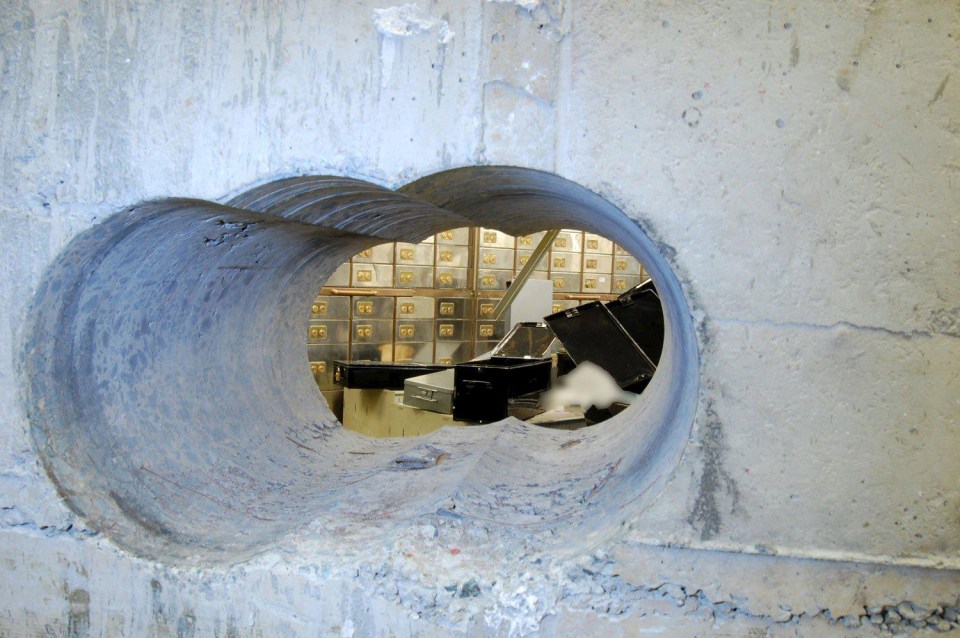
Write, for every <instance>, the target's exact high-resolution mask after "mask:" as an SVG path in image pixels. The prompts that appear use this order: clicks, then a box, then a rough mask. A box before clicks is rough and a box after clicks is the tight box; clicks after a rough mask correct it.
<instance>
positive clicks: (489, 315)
mask: <svg viewBox="0 0 960 638" xmlns="http://www.w3.org/2000/svg"><path fill="white" fill-rule="evenodd" d="M498 301H499V299H478V300H477V319H479V320H481V321H490V320H491V319H493V311H494V310H496V308H497V302H498Z"/></svg>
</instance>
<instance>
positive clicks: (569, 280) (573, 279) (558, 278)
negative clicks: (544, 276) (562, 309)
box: [550, 272, 580, 293]
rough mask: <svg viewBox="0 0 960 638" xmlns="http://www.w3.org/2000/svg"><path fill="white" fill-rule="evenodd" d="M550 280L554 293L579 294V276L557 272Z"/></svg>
mask: <svg viewBox="0 0 960 638" xmlns="http://www.w3.org/2000/svg"><path fill="white" fill-rule="evenodd" d="M550 278H551V279H553V291H554V292H560V293H563V292H580V275H575V274H573V273H562V272H557V273H553V275H552V276H551V277H550Z"/></svg>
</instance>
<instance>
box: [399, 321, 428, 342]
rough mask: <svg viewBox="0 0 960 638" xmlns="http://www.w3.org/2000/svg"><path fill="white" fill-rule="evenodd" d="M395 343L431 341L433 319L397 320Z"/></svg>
mask: <svg viewBox="0 0 960 638" xmlns="http://www.w3.org/2000/svg"><path fill="white" fill-rule="evenodd" d="M396 335H397V341H433V319H397V329H396Z"/></svg>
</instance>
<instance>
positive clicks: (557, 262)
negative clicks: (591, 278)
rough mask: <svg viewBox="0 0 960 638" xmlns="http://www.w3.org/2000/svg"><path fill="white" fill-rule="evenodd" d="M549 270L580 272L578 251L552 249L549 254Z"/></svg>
mask: <svg viewBox="0 0 960 638" xmlns="http://www.w3.org/2000/svg"><path fill="white" fill-rule="evenodd" d="M550 270H551V272H573V273H578V272H580V253H565V252H559V251H556V250H555V251H553V254H551V255H550Z"/></svg>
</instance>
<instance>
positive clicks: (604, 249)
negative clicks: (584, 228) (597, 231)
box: [583, 233, 613, 255]
mask: <svg viewBox="0 0 960 638" xmlns="http://www.w3.org/2000/svg"><path fill="white" fill-rule="evenodd" d="M583 252H585V253H594V254H598V255H610V254H612V253H613V242H612V241H610V240H609V239H606V238H604V237H601V236H600V235H594V234H593V233H584V235H583Z"/></svg>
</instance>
